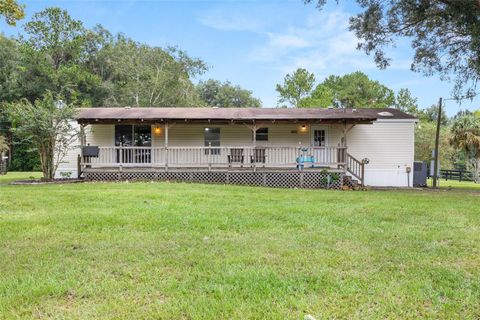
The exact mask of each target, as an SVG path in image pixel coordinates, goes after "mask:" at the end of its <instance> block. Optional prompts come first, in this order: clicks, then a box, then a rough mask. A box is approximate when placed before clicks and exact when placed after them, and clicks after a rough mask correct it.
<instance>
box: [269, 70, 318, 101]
mask: <svg viewBox="0 0 480 320" xmlns="http://www.w3.org/2000/svg"><path fill="white" fill-rule="evenodd" d="M314 84H315V76H314V75H313V73H310V72H308V71H307V70H305V69H301V68H299V69H297V70H296V71H295V72H294V73H293V74H287V75H286V76H285V78H284V80H283V84H282V85H280V84H277V87H276V90H277V92H278V94H279V99H278V103H279V104H281V103H285V102H286V103H288V104H290V105H291V106H293V107H300V105H301V101H302V99H304V98H307V97H308V96H309V95H310V93H311V91H312V89H313V85H314Z"/></svg>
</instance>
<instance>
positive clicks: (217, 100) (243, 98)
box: [197, 79, 262, 108]
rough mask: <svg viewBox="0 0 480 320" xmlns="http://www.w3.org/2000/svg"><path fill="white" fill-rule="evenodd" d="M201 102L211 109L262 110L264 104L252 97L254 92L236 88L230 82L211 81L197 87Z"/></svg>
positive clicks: (201, 83) (203, 82)
mask: <svg viewBox="0 0 480 320" xmlns="http://www.w3.org/2000/svg"><path fill="white" fill-rule="evenodd" d="M197 92H198V95H199V97H200V100H201V101H202V102H203V103H204V104H205V105H207V106H210V107H222V108H260V107H261V106H262V102H261V101H260V99H257V98H255V97H253V96H252V91H249V90H245V89H242V88H241V87H240V86H234V85H232V84H231V83H230V82H229V81H226V82H223V83H222V82H220V81H218V80H213V79H209V80H207V81H200V82H199V83H198V85H197Z"/></svg>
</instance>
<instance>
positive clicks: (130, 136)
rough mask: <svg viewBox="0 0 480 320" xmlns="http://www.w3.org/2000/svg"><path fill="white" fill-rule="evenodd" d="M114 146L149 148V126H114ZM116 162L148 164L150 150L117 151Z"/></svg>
mask: <svg viewBox="0 0 480 320" xmlns="http://www.w3.org/2000/svg"><path fill="white" fill-rule="evenodd" d="M115 146H117V147H151V146H152V127H151V126H149V125H124V124H121V125H115ZM116 158H117V159H116V161H117V162H122V163H150V162H151V150H150V149H148V148H145V149H143V148H142V149H140V148H139V149H133V148H127V149H119V150H117V151H116Z"/></svg>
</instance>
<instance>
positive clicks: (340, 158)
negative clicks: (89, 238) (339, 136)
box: [82, 146, 346, 168]
mask: <svg viewBox="0 0 480 320" xmlns="http://www.w3.org/2000/svg"><path fill="white" fill-rule="evenodd" d="M82 158H83V160H82V165H84V166H90V167H112V166H115V167H117V166H125V167H127V166H131V167H166V168H168V167H208V168H213V167H256V166H264V167H295V166H297V164H298V161H300V162H302V163H304V166H305V167H309V166H315V167H322V166H325V167H332V166H335V167H337V166H344V165H345V160H346V147H304V146H288V147H253V146H247V147H245V146H229V147H225V146H221V147H213V146H211V147H100V148H99V152H98V156H94V157H86V156H85V157H82Z"/></svg>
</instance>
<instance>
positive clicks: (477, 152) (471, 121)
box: [450, 115, 480, 183]
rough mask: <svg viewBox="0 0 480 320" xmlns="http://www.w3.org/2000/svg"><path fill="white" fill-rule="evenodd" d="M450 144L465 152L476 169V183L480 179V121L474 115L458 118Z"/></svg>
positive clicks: (452, 130) (453, 127)
mask: <svg viewBox="0 0 480 320" xmlns="http://www.w3.org/2000/svg"><path fill="white" fill-rule="evenodd" d="M451 133H452V136H451V138H450V144H451V145H452V146H454V147H456V148H458V149H460V150H463V151H465V153H466V155H467V156H468V157H469V158H470V160H471V162H472V165H473V167H474V174H475V182H476V183H478V182H479V177H480V119H479V118H477V117H475V116H473V115H466V116H463V117H460V118H457V119H456V120H455V121H454V122H453V124H452V128H451Z"/></svg>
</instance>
